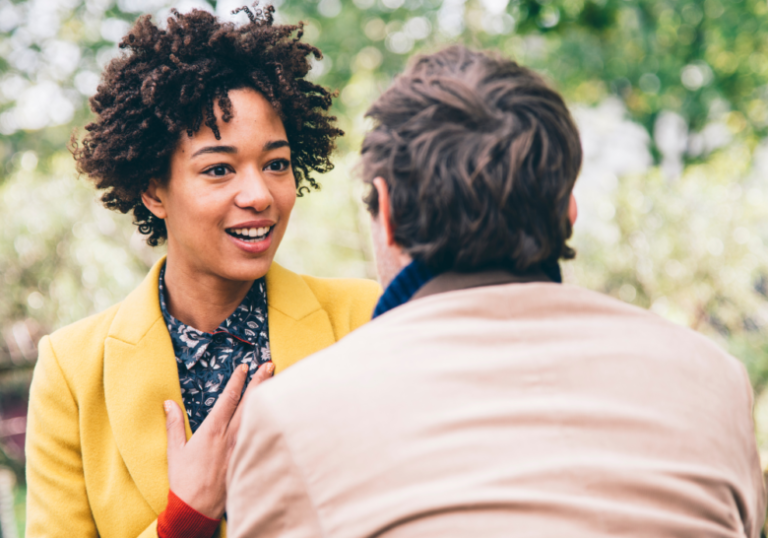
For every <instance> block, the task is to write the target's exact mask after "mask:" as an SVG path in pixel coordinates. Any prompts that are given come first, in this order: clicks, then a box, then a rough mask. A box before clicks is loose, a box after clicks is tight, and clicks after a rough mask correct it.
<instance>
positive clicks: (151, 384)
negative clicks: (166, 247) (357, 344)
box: [104, 258, 336, 514]
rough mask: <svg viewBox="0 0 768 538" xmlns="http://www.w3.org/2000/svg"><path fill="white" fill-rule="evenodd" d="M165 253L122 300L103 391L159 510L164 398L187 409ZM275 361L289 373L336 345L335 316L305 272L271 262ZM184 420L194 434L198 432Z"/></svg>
mask: <svg viewBox="0 0 768 538" xmlns="http://www.w3.org/2000/svg"><path fill="white" fill-rule="evenodd" d="M164 263H165V258H163V259H161V260H160V261H158V262H157V263H156V264H155V265H154V267H152V269H151V270H150V271H149V274H148V275H147V276H146V278H145V279H144V281H143V282H142V283H141V284H140V285H139V286H138V287H137V288H136V289H135V290H133V292H131V293H130V294H129V295H128V297H126V299H125V301H123V303H122V304H121V305H120V308H119V309H118V311H117V313H116V315H115V318H114V320H113V321H112V325H111V327H110V329H109V333H108V335H107V339H106V341H105V343H104V394H105V399H106V405H107V413H108V415H109V421H110V425H111V427H112V432H113V434H114V437H115V441H116V443H117V446H118V449H119V451H120V454H121V456H122V457H123V460H124V461H125V465H126V467H127V468H128V471H129V472H130V474H131V477H132V478H133V480H134V482H135V483H136V486H137V487H138V489H139V491H141V493H142V495H143V496H144V498H145V499H146V501H147V503H148V504H149V505H150V506H151V507H152V509H153V510H154V511H155V512H156V513H158V514H159V513H160V512H161V511H162V510H163V509H164V508H165V505H166V502H167V495H168V488H169V486H168V461H167V456H166V449H167V436H166V430H165V413H164V412H163V402H164V401H165V400H173V401H175V402H176V403H178V404H179V405H180V406H181V407H182V409H183V408H184V405H183V402H182V398H181V389H180V387H179V376H178V371H177V368H176V358H175V356H174V353H173V346H172V344H171V338H170V335H169V334H168V329H167V327H166V326H165V321H164V319H163V315H162V312H161V311H160V301H159V297H158V279H159V275H160V270H161V268H162V267H163V264H164ZM267 302H268V303H267V308H268V316H269V337H270V348H271V351H272V360H273V362H274V363H275V367H276V371H282V370H284V369H285V368H287V367H288V366H290V365H292V364H293V363H295V362H297V361H298V360H300V359H302V358H304V357H306V356H308V355H311V354H312V353H315V352H316V351H320V350H321V349H323V348H325V347H327V346H329V345H331V344H333V343H334V342H335V341H336V338H335V336H334V333H333V328H332V326H331V323H330V320H329V318H328V315H327V313H326V312H325V310H323V309H322V307H321V305H320V303H319V301H318V300H317V297H316V296H315V294H314V293H313V292H312V289H311V288H310V287H309V285H308V284H307V283H306V282H305V280H304V279H303V278H301V277H300V276H299V275H297V274H295V273H292V272H291V271H288V270H287V269H284V268H282V267H280V266H279V265H277V264H276V263H273V264H272V267H271V269H270V270H269V272H268V273H267ZM185 423H186V430H187V438H189V437H190V436H191V435H192V432H191V430H190V428H189V422H188V421H187V420H186V413H185Z"/></svg>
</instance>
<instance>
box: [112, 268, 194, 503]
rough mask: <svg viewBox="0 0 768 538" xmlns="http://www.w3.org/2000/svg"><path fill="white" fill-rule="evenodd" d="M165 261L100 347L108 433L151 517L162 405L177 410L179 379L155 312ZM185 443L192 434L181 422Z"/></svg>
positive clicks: (159, 483) (159, 490) (161, 461)
mask: <svg viewBox="0 0 768 538" xmlns="http://www.w3.org/2000/svg"><path fill="white" fill-rule="evenodd" d="M164 262H165V259H162V260H160V261H159V262H158V263H157V264H155V266H154V267H153V268H152V270H151V271H150V272H149V274H148V275H147V277H146V278H145V279H144V282H142V284H141V285H140V286H139V287H138V288H136V289H135V290H134V291H133V292H132V293H131V294H130V295H129V296H128V297H127V298H126V299H125V301H123V303H122V305H121V306H120V309H119V310H118V312H117V315H116V316H115V319H114V321H113V322H112V326H111V328H110V331H109V335H108V337H107V340H106V341H105V343H104V394H105V398H106V404H107V413H108V415H109V421H110V425H111V427H112V432H113V435H114V437H115V441H116V443H117V447H118V449H119V451H120V454H121V455H122V457H123V460H124V461H125V465H126V467H127V468H128V471H129V472H130V474H131V477H132V478H133V480H134V482H135V483H136V486H137V487H138V488H139V491H140V492H141V494H142V495H143V496H144V498H145V499H146V500H147V503H148V504H149V505H150V506H151V507H152V509H153V510H154V511H155V512H156V513H158V514H159V513H160V512H161V511H162V510H163V509H164V508H165V506H166V503H167V495H168V488H169V486H168V460H167V456H166V449H167V435H166V429H165V413H164V411H163V402H164V401H165V400H173V401H175V402H176V403H178V404H179V405H180V406H181V408H182V409H184V405H183V402H182V399H181V389H180V387H179V376H178V371H177V369H176V359H175V356H174V353H173V346H172V344H171V339H170V336H169V335H168V329H167V328H166V326H165V320H164V319H163V316H162V313H161V311H160V302H159V299H158V278H159V274H160V269H161V268H162V265H163V263H164ZM184 415H185V422H186V430H187V438H189V437H190V436H191V434H192V432H191V430H190V428H189V422H188V420H186V413H184Z"/></svg>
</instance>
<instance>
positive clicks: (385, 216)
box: [373, 177, 395, 247]
mask: <svg viewBox="0 0 768 538" xmlns="http://www.w3.org/2000/svg"><path fill="white" fill-rule="evenodd" d="M373 187H374V188H375V189H376V192H377V193H378V195H379V212H378V214H377V215H376V217H374V219H375V220H377V221H379V225H380V226H381V230H382V231H383V232H384V236H385V237H384V239H385V240H386V243H387V246H388V247H391V246H392V245H394V244H395V227H394V226H393V225H392V206H391V205H390V203H389V186H388V185H387V182H386V181H384V178H382V177H377V178H374V180H373Z"/></svg>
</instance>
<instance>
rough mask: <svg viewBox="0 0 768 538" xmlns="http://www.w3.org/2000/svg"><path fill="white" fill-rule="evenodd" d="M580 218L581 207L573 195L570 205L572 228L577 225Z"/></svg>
mask: <svg viewBox="0 0 768 538" xmlns="http://www.w3.org/2000/svg"><path fill="white" fill-rule="evenodd" d="M578 216H579V207H578V206H577V205H576V197H575V196H574V195H573V193H571V201H570V202H569V203H568V220H570V221H571V226H573V225H574V224H576V219H577V218H578Z"/></svg>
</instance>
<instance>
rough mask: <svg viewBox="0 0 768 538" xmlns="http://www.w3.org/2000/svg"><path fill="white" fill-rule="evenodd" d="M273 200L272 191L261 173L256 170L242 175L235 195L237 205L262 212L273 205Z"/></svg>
mask: <svg viewBox="0 0 768 538" xmlns="http://www.w3.org/2000/svg"><path fill="white" fill-rule="evenodd" d="M272 201H273V197H272V193H271V192H270V190H269V186H268V185H267V183H266V182H265V181H264V178H263V177H262V175H261V174H259V173H258V172H256V171H254V172H250V173H246V174H242V175H241V177H240V181H239V182H238V192H237V194H236V195H235V205H237V207H240V208H242V209H255V210H256V211H257V212H262V211H266V210H267V209H268V208H269V207H270V206H271V205H272Z"/></svg>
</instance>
